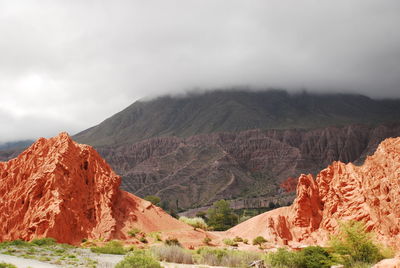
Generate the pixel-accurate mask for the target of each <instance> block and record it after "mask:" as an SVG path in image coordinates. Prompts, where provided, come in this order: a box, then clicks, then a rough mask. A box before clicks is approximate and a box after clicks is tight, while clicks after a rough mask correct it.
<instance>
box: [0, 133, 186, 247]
mask: <svg viewBox="0 0 400 268" xmlns="http://www.w3.org/2000/svg"><path fill="white" fill-rule="evenodd" d="M120 180H121V179H120V177H119V176H117V175H116V174H115V173H114V172H113V171H112V169H111V168H110V167H109V165H108V164H107V163H106V162H105V161H104V160H103V159H102V158H101V157H100V155H99V154H98V153H97V152H96V151H95V150H94V149H93V148H92V147H90V146H87V145H79V144H77V143H75V142H74V141H72V139H71V138H70V137H69V136H68V134H66V133H61V134H60V135H59V136H57V137H54V138H51V139H48V140H46V139H44V138H41V139H39V140H38V141H37V142H35V143H34V144H33V145H32V146H31V147H29V148H28V149H27V150H25V151H24V152H23V153H21V154H20V155H19V156H18V157H17V158H15V159H12V160H10V161H8V162H0V211H1V214H0V241H4V240H14V239H25V240H30V239H33V238H35V237H53V238H56V239H57V241H59V242H64V243H72V244H76V243H80V242H81V240H82V239H83V238H89V239H94V238H105V239H114V238H117V239H124V238H126V233H127V231H128V230H129V229H130V228H132V227H138V228H140V229H141V230H142V231H144V232H152V231H164V230H165V231H173V230H181V231H182V232H189V233H190V232H191V228H190V227H189V226H187V225H186V224H183V223H181V222H179V221H178V220H176V219H174V218H172V217H171V216H169V215H168V214H166V213H165V212H164V211H163V210H162V209H160V208H158V207H155V206H153V205H152V204H151V203H150V202H147V201H144V200H142V199H140V198H138V197H136V196H134V195H132V194H130V193H127V192H124V191H121V190H120V189H119V185H120Z"/></svg>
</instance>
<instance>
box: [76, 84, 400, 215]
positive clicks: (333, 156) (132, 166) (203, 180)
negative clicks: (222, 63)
mask: <svg viewBox="0 0 400 268" xmlns="http://www.w3.org/2000/svg"><path fill="white" fill-rule="evenodd" d="M399 118H400V100H374V99H370V98H368V97H365V96H361V95H356V94H311V93H306V92H302V93H298V94H289V93H287V92H286V91H282V90H270V91H259V92H250V91H213V92H206V93H203V94H188V95H185V96H181V97H168V96H164V97H159V98H156V99H153V100H149V101H138V102H135V103H134V104H132V105H131V106H129V107H128V108H126V109H125V110H123V111H121V112H120V113H118V114H116V115H114V116H112V117H110V118H108V119H106V120H105V121H104V122H102V123H101V124H99V125H98V126H95V127H92V128H90V129H88V130H85V131H83V132H81V133H78V134H77V135H75V136H74V139H76V140H78V141H80V142H82V143H87V144H90V145H93V146H95V148H96V149H97V150H98V151H99V153H100V154H101V155H102V156H103V157H104V158H105V159H106V160H107V161H108V162H109V163H110V165H111V166H112V167H113V168H114V170H115V171H116V172H117V173H118V174H120V175H121V176H122V179H123V180H122V188H123V189H125V190H127V191H129V192H131V193H134V194H136V195H138V196H142V197H144V196H146V195H158V196H160V197H161V199H162V200H164V204H163V206H164V207H165V208H173V209H175V210H179V211H182V210H187V209H189V208H196V207H202V206H207V205H209V204H212V202H213V201H215V200H218V199H222V198H224V199H230V200H231V204H232V205H233V206H234V207H235V208H248V207H251V208H259V207H268V205H269V204H270V202H273V203H275V204H278V205H286V204H287V203H288V202H291V201H292V200H293V198H294V192H290V190H289V191H288V188H287V185H286V181H287V180H288V179H289V181H290V180H291V179H290V178H297V177H298V176H299V175H300V174H301V173H316V172H318V171H319V170H320V169H322V168H323V167H325V166H326V165H328V164H329V163H330V162H332V161H335V160H340V161H343V162H345V163H347V162H356V163H362V162H363V160H364V159H365V157H366V156H367V155H369V154H371V153H373V152H374V150H375V149H376V147H377V145H378V144H379V142H381V141H382V140H383V139H385V138H388V137H396V136H400V120H399ZM291 181H292V186H293V185H295V184H296V180H293V179H292V180H291ZM289 188H290V187H289ZM292 188H293V187H292Z"/></svg>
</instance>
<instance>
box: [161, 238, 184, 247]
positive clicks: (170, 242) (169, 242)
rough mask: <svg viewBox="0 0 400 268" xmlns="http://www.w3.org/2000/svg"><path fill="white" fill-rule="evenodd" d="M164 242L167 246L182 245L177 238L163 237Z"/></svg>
mask: <svg viewBox="0 0 400 268" xmlns="http://www.w3.org/2000/svg"><path fill="white" fill-rule="evenodd" d="M164 244H165V245H167V246H179V247H181V246H182V245H181V243H180V242H179V240H178V238H167V239H165V241H164Z"/></svg>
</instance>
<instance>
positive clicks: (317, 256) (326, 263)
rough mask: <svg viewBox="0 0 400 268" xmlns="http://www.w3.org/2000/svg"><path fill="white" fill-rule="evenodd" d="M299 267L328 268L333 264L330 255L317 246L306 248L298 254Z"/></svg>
mask: <svg viewBox="0 0 400 268" xmlns="http://www.w3.org/2000/svg"><path fill="white" fill-rule="evenodd" d="M298 254H299V258H298V260H299V264H300V267H304V268H329V267H331V265H333V264H334V262H333V261H332V257H331V255H330V254H329V253H328V251H326V250H325V249H324V248H322V247H319V246H314V247H306V248H305V249H303V250H302V251H300V252H299V253H298Z"/></svg>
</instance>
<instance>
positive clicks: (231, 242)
mask: <svg viewBox="0 0 400 268" xmlns="http://www.w3.org/2000/svg"><path fill="white" fill-rule="evenodd" d="M222 242H224V244H225V245H227V246H230V247H237V246H238V243H237V242H235V241H233V240H232V239H229V238H225V239H224V240H222Z"/></svg>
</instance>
